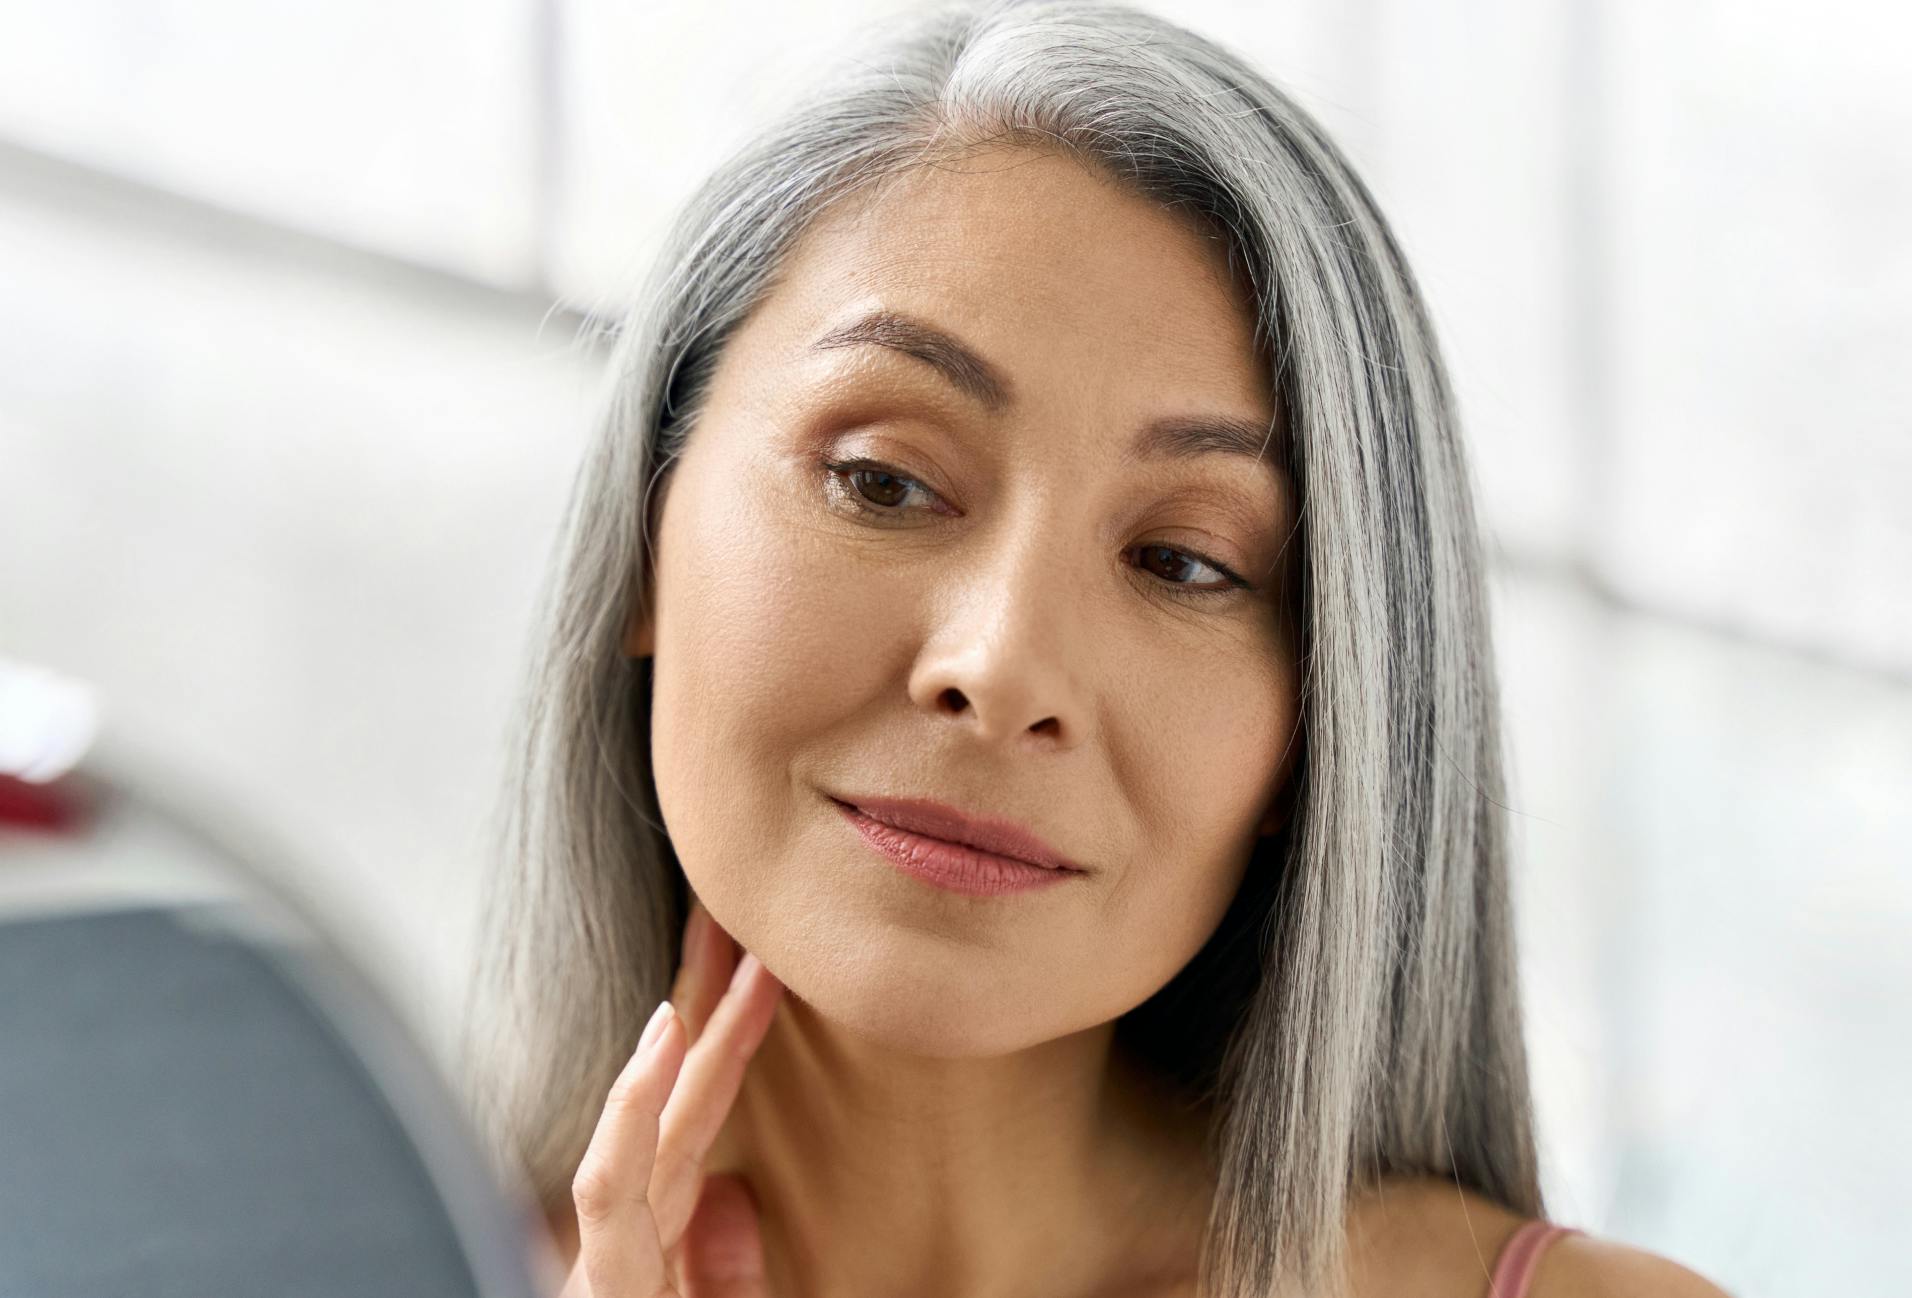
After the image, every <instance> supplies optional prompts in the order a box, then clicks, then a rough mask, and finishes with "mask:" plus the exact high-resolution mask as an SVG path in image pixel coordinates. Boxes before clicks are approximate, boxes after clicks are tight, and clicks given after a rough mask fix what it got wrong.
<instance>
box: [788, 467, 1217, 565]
mask: <svg viewBox="0 0 1912 1298" xmlns="http://www.w3.org/2000/svg"><path fill="white" fill-rule="evenodd" d="M823 467H824V469H825V471H827V472H828V473H829V474H830V476H831V478H832V479H834V480H835V482H836V483H837V485H838V488H839V490H841V491H842V492H843V494H845V495H846V496H848V497H849V501H850V504H851V505H852V506H854V507H855V508H856V509H857V510H859V511H861V512H862V513H863V514H865V515H868V516H873V517H877V518H893V517H895V516H896V514H897V513H898V512H900V510H901V507H900V506H897V507H893V508H885V507H883V506H881V505H878V504H876V503H874V502H873V501H871V500H869V499H867V498H865V496H864V495H863V493H862V492H860V491H858V490H857V489H856V488H855V487H854V486H852V485H851V483H850V479H851V477H852V476H853V475H855V474H858V473H879V474H882V475H883V476H884V477H887V478H895V479H896V480H897V481H898V482H905V483H908V484H909V485H910V486H912V487H915V488H918V489H920V490H922V491H924V492H928V493H929V494H931V495H934V494H935V493H934V492H931V491H930V489H929V488H928V487H926V486H924V485H923V484H922V483H921V482H919V481H917V480H916V479H915V478H912V477H910V476H909V475H908V474H906V473H898V472H897V471H896V470H895V469H892V468H891V467H889V466H888V465H887V464H882V463H879V462H878V461H876V460H825V461H823ZM1135 548H1137V549H1140V550H1166V551H1168V552H1169V553H1170V554H1173V555H1177V556H1179V557H1181V558H1184V559H1193V560H1194V561H1195V562H1196V563H1199V564H1203V565H1205V566H1206V567H1209V568H1213V569H1214V570H1215V571H1216V572H1218V573H1220V574H1221V575H1222V577H1223V578H1224V579H1225V580H1226V582H1227V584H1226V585H1223V586H1190V585H1187V584H1185V583H1183V582H1178V581H1167V580H1162V584H1163V585H1164V586H1167V587H1169V588H1170V589H1172V590H1174V591H1176V592H1178V593H1179V594H1181V595H1185V596H1189V597H1192V598H1195V599H1211V598H1214V597H1216V596H1227V595H1232V594H1234V593H1235V592H1236V591H1238V590H1253V589H1254V587H1253V586H1252V585H1250V584H1249V583H1248V582H1247V581H1245V580H1243V579H1242V577H1241V576H1240V574H1238V573H1236V572H1235V571H1234V570H1233V569H1231V568H1229V567H1228V566H1227V565H1226V564H1223V563H1218V562H1216V561H1215V560H1213V559H1210V558H1208V557H1207V556H1205V555H1201V554H1197V553H1195V552H1194V551H1192V550H1182V549H1178V548H1176V547H1174V546H1169V545H1144V546H1137V547H1135Z"/></svg>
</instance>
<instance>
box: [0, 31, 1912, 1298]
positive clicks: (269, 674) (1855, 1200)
mask: <svg viewBox="0 0 1912 1298" xmlns="http://www.w3.org/2000/svg"><path fill="white" fill-rule="evenodd" d="M899 7H900V6H899V5H898V4H896V3H894V0H891V2H890V3H876V2H874V0H862V2H861V3H845V2H844V0H833V2H832V3H828V4H825V3H823V2H822V0H782V2H781V3H776V4H771V3H766V2H759V3H744V2H742V0H700V2H699V3H696V4H688V3H670V4H661V3H644V4H638V3H628V2H627V3H619V2H618V0H463V2H462V3H456V4H454V3H451V2H450V0H405V2H403V3H396V2H394V0H379V2H377V3H374V0H333V3H330V4H327V5H324V6H286V5H270V6H263V5H254V4H242V3H236V2H235V0H139V2H137V3H135V2H134V0H119V2H117V3H116V2H114V0H0V30H3V31H5V33H6V36H5V38H4V40H0V541H3V542H4V544H3V545H0V656H6V657H11V658H16V659H24V660H29V661H33V662H38V663H42V664H45V665H47V666H51V667H55V668H57V669H59V670H61V671H64V672H67V673H70V674H72V675H75V676H78V677H80V678H83V679H85V680H87V681H89V682H91V683H93V684H94V685H96V686H97V687H98V688H99V690H100V691H101V697H102V698H103V699H104V701H105V704H106V709H107V712H106V717H107V729H108V733H109V735H110V736H111V738H112V739H113V741H114V742H115V743H116V744H117V745H118V746H119V747H120V748H121V749H122V750H124V751H129V752H134V753H137V754H142V755H144V758H145V760H148V761H151V762H152V763H154V764H155V769H158V768H159V767H162V766H163V767H164V768H165V769H166V770H167V771H169V772H173V773H186V774H188V775H190V777H191V778H192V779H193V780H195V781H198V782H200V783H201V784H202V785H203V786H204V787H208V788H212V789H216V790H218V791H219V792H220V794H221V796H222V797H224V798H227V799H230V801H231V802H232V804H233V805H234V806H236V807H243V808H244V810H245V814H246V815H247V816H248V817H250V818H252V819H254V820H257V821H259V822H261V823H263V824H265V825H267V826H269V827H270V828H271V829H272V830H273V831H274V832H275V833H277V834H279V835H281V836H283V838H284V839H285V840H286V841H288V842H291V843H293V844H294V845H295V846H296V847H297V849H298V852H299V855H300V856H302V857H303V858H304V859H305V860H306V861H308V862H310V863H311V865H312V867H313V869H312V873H311V876H310V877H309V878H304V879H302V880H300V881H299V882H300V884H301V886H302V887H303V889H304V890H305V891H306V892H307V893H308V894H309V895H311V896H312V897H313V898H314V899H315V900H316V901H317V902H318V903H319V904H320V905H321V906H322V907H323V908H324V909H325V910H326V911H327V912H328V913H329V914H330V915H331V916H332V917H333V918H335V919H336V920H337V922H338V924H339V925H340V926H341V927H342V928H343V929H345V930H346V931H348V932H350V933H352V934H353V935H355V939H354V940H355V941H356V942H357V943H358V944H359V946H360V948H361V951H362V953H363V954H365V956H366V957H367V958H368V960H370V961H371V962H372V963H373V964H374V965H375V966H376V968H377V969H378V970H379V971H380V972H381V973H382V974H383V976H384V977H385V978H386V980H387V982H388V984H389V985H390V986H391V987H392V988H393V989H394V991H395V993H396V994H397V995H398V996H400V997H401V999H402V1001H403V1006H402V1008H403V1009H404V1011H405V1012H406V1013H407V1014H408V1015H409V1016H410V1017H411V1019H412V1021H413V1023H414V1024H415V1026H416V1027H417V1028H418V1030H419V1032H420V1034H421V1035H422V1036H424V1037H426V1038H427V1039H428V1040H429V1041H430V1042H431V1043H432V1044H433V1046H434V1047H435V1048H438V1049H440V1050H447V1049H448V1048H449V1044H450V1042H451V1040H452V1032H453V1026H454V1025H453V1021H452V1014H453V1007H455V1005H456V1004H457V994H458V990H459V987H458V982H459V976H460V972H461V970H462V967H463V962H464V961H465V960H466V958H467V957H468V954H469V942H470V938H471V931H472V929H471V923H472V920H473V918H474V911H473V903H474V901H475V899H476V892H475V885H476V882H477V872H478V870H479V869H480V866H481V863H482V861H483V859H484V851H485V835H486V832H487V823H486V817H487V815H488V814H489V810H490V801H491V797H492V794H493V791H494V788H495V784H496V780H497V776H498V770H499V767H500V763H501V758H502V741H503V737H504V731H505V724H506V718H507V714H508V710H509V707H510V705H511V702H512V699H513V697H514V694H515V690H516V687H517V683H518V672H519V670H520V666H521V663H522V655H523V652H524V649H525V644H526V635H527V631H528V619H529V614H530V611H531V607H532V603H533V599H534V596H535V593H536V590H537V586H538V583H539V581H540V580H541V578H542V574H543V572H544V569H545V565H546V562H547V559H548V557H549V550H550V545H551V541H552V533H553V528H554V525H555V522H556V518H557V514H558V510H559V508H560V505H561V502H562V496H563V492H564V489H565V487H566V485H567V484H568V481H569V476H570V473H571V470H572V467H573V465H574V462H575V459H576V457H577V454H578V451H579V448H580V445H581V441H582V439H583V437H584V435H585V432H586V416H587V414H588V411H589V409H590V406H591V402H592V400H593V398H594V397H595V395H596V393H597V391H598V388H599V383H600V378H601V368H602V362H603V356H602V355H601V354H600V353H599V352H597V351H594V350H592V349H591V346H590V345H588V344H580V343H579V342H577V341H576V339H577V333H578V327H579V324H580V321H581V319H582V318H583V317H584V315H585V314H586V313H589V312H593V311H614V310H615V308H616V306H617V305H618V304H619V303H620V302H621V301H623V300H625V298H626V296H627V295H628V293H629V291H630V289H631V286H632V285H633V284H634V283H635V279H636V276H637V274H638V273H639V272H640V271H641V269H642V267H643V266H644V264H645V262H646V259H647V257H648V256H649V255H650V253H651V251H652V250H653V249H654V247H655V246H656V243H657V240H658V238H659V236H660V232H661V229H662V226H663V223H664V222H665V220H666V219H667V218H668V216H669V215H670V214H671V212H672V210H673V208H674V206H675V204H676V203H678V202H679V201H680V200H681V199H682V198H683V197H684V196H685V195H686V194H687V193H688V191H689V190H690V188H691V187H692V186H693V185H694V184H695V183H696V182H697V180H698V179H699V178H700V177H701V176H702V175H703V173H704V172H705V171H706V170H707V169H708V167H709V166H710V165H711V164H712V162H713V161H714V160H715V159H716V157H717V156H718V154H719V152H720V150H722V149H724V148H725V147H727V146H728V145H730V144H732V143H734V142H735V141H737V140H738V139H740V138H741V137H742V136H743V135H744V134H745V133H746V132H748V131H749V130H750V129H751V127H752V126H753V125H755V124H756V122H757V121H758V120H759V119H760V117H761V115H762V114H763V113H765V112H766V111H767V110H768V109H769V108H770V107H772V106H773V105H774V104H775V103H776V102H777V101H778V100H779V98H780V96H781V95H782V94H783V93H785V92H786V91H787V90H788V88H789V87H791V86H793V85H795V84H797V83H799V82H801V80H802V79H803V76H804V74H805V72H806V70H807V69H809V68H810V67H811V66H812V65H813V64H814V62H815V61H816V59H817V58H818V57H820V56H821V55H823V54H825V53H827V52H828V51H829V50H830V49H831V48H833V47H834V46H835V45H836V43H837V42H838V41H839V40H840V38H841V37H842V35H843V34H844V33H845V32H846V31H848V30H849V29H850V28H852V27H853V26H855V25H857V24H858V23H859V22H861V21H862V20H863V19H864V18H865V17H867V16H870V15H874V14H877V13H882V12H889V11H892V10H895V9H897V8H899ZM1155 7H1157V8H1158V9H1160V10H1161V11H1163V12H1167V13H1171V14H1172V16H1174V17H1175V18H1177V19H1178V20H1180V21H1181V22H1183V23H1184V24H1186V25H1188V26H1191V27H1194V28H1195V29H1197V30H1200V31H1203V32H1205V33H1207V34H1210V35H1213V36H1215V37H1218V38H1220V39H1222V40H1223V41H1225V42H1227V43H1229V44H1231V45H1233V46H1235V47H1236V48H1238V49H1239V50H1241V51H1242V52H1243V53H1244V54H1246V55H1247V56H1249V57H1250V58H1252V59H1253V60H1255V61H1256V62H1258V63H1259V64H1260V65H1261V66H1262V67H1263V68H1265V69H1266V70H1267V71H1268V72H1270V73H1271V74H1272V75H1273V76H1274V77H1275V78H1276V79H1277V80H1278V81H1279V82H1280V83H1281V84H1283V85H1284V86H1285V87H1287V88H1288V89H1289V90H1290V91H1291V92H1292V93H1293V94H1294V95H1295V96H1296V97H1297V98H1298V99H1299V100H1300V101H1301V102H1302V103H1303V104H1304V105H1305V106H1306V107H1308V108H1309V109H1311V110H1312V111H1313V112H1314V113H1315V114H1317V115H1318V116H1319V117H1320V118H1321V120H1322V121H1323V122H1324V124H1325V125H1326V126H1327V128H1328V129H1329V131H1330V132H1331V133H1332V134H1333V135H1334V136H1335V137H1336V138H1337V139H1338V140H1339V141H1340V142H1341V143H1342V144H1343V146H1344V147H1345V148H1346V149H1347V150H1348V151H1349V153H1350V154H1351V155H1352V157H1353V158H1354V160H1355V163H1356V165H1357V167H1359V168H1360V169H1361V171H1362V172H1363V174H1364V176H1365V177H1366V178H1367V179H1368V181H1369V182H1370V184H1371V185H1372V186H1373V188H1374V189H1375V191H1376V193H1377V195H1378V196H1379V198H1380V201H1381V203H1382V205H1383V207H1384V208H1385V209H1386V211H1387V212H1388V213H1389V214H1390V216H1391V217H1392V219H1393V221H1394V223H1395V225H1396V228H1397V231H1398V232H1399V234H1400V236H1401V238H1402V239H1403V241H1404V243H1405V245H1406V247H1407V250H1408V253H1409V256H1410V257H1411V258H1412V259H1413V260H1414V262H1415V265H1416V268H1417V271H1418V274H1419V275H1420V278H1421V280H1422V283H1423V286H1424V288H1425V290H1426V292H1427V294H1428V296H1429V297H1430V298H1431V300H1432V303H1433V307H1434V311H1435V315H1436V318H1437V321H1438V323H1439V325H1440V327H1441V329H1442V331H1443V337H1444V341H1445V345H1446V347H1447V350H1448V355H1449V359H1450V362H1451V364H1452V366H1453V369H1454V373H1455V380H1456V383H1457V385H1458V388H1459V391H1460V394H1461V399H1462V402H1463V406H1464V411H1465V413H1466V416H1467V420H1468V428H1469V432H1470V437H1471V440H1472V447H1473V453H1474V464H1475V471H1476V474H1477V476H1478V479H1479V483H1480V487H1481V491H1482V493H1483V497H1484V505H1485V513H1486V519H1487V523H1488V527H1489V530H1490V533H1491V537H1492V541H1493V545H1494V551H1495V556H1494V557H1495V597H1496V611H1497V617H1498V623H1499V625H1498V634H1499V636H1500V651H1501V658H1502V666H1503V674H1504V678H1505V685H1506V690H1507V697H1508V705H1509V710H1510V717H1511V724H1512V733H1511V735H1510V740H1509V742H1510V745H1511V748H1512V751H1513V759H1514V763H1515V777H1514V778H1515V784H1514V789H1513V797H1512V805H1513V810H1514V812H1515V816H1514V823H1515V825H1516V832H1517V834H1518V842H1519V845H1520V848H1521V856H1520V862H1519V874H1518V877H1517V880H1516V887H1517V904H1518V906H1519V914H1520V922H1521V926H1522V940H1523V943H1524V949H1523V952H1522V957H1523V960H1524V963H1525V975H1526V979H1527V981H1526V1006H1527V1014H1528V1018H1529V1024H1530V1031H1531V1040H1532V1044H1533V1049H1534V1051H1535V1063H1536V1069H1537V1075H1536V1081H1537V1085H1538V1088H1539V1103H1540V1107H1541V1124H1542V1139H1543V1167H1544V1175H1545V1183H1546V1188H1547V1190H1548V1193H1549V1197H1550V1201H1551V1202H1550V1207H1551V1209H1552V1214H1553V1215H1554V1216H1555V1217H1556V1218H1557V1219H1559V1220H1563V1221H1566V1222H1569V1223H1571V1224H1579V1225H1582V1226H1586V1227H1588V1228H1590V1229H1594V1230H1596V1231H1599V1232H1602V1233H1606V1234H1610V1235H1614V1236H1617V1237H1619V1238H1622V1239H1627V1240H1630V1241H1633V1242H1636V1243H1639V1244H1641V1245H1643V1246H1646V1247H1650V1248H1653V1249H1655V1250H1656V1251H1660V1252H1664V1253H1666V1254H1668V1255H1669V1256H1672V1257H1675V1258H1677V1259H1679V1260H1681V1261H1684V1262H1686V1263H1687V1264H1688V1265H1690V1266H1692V1267H1694V1268H1695V1269H1698V1270H1701V1271H1702V1272H1704V1273H1705V1274H1708V1275H1710V1276H1712V1277H1713V1278H1715V1279H1716V1280H1718V1281H1719V1282H1720V1283H1722V1284H1724V1285H1725V1286H1726V1287H1728V1288H1729V1289H1732V1290H1733V1291H1734V1292H1735V1293H1737V1294H1744V1295H1800V1296H1802V1298H1804V1296H1806V1295H1813V1296H1815V1298H1816V1296H1818V1295H1824V1294H1830V1293H1847V1292H1850V1293H1854V1294H1859V1293H1876V1294H1883V1293H1886V1292H1888V1290H1889V1289H1890V1288H1891V1287H1892V1286H1891V1283H1890V1282H1889V1280H1888V1277H1892V1276H1895V1275H1897V1274H1898V1273H1899V1271H1900V1269H1901V1265H1900V1263H1899V1261H1898V1258H1897V1256H1896V1255H1897V1253H1898V1251H1899V1244H1898V1238H1899V1234H1898V1233H1899V1230H1900V1229H1901V1228H1902V1218H1903V1213H1904V1209H1905V1206H1906V1204H1907V1203H1912V1193H1908V1186H1907V1173H1906V1170H1905V1169H1906V1167H1907V1166H1908V1162H1909V1161H1912V1111H1909V1110H1908V1108H1907V1106H1906V1104H1905V1102H1904V1100H1903V1096H1904V1094H1905V1091H1906V1085H1907V1079H1908V1077H1912V1008H1909V1006H1908V1001H1909V1000H1912V997H1908V991H1912V942H1908V940H1907V939H1908V936H1909V935H1912V591H1909V589H1908V588H1909V587H1912V578H1908V573H1909V572H1912V509H1908V507H1907V504H1906V498H1907V495H1908V492H1912V436H1909V435H1908V432H1909V430H1908V416H1907V414H1906V412H1907V410H1908V409H1912V366H1907V365H1906V363H1905V360H1904V358H1905V356H1906V355H1907V354H1908V353H1909V352H1912V251H1908V241H1907V239H1906V234H1905V232H1906V231H1907V230H1908V229H1912V152H1909V151H1908V150H1907V149H1906V148H1905V144H1904V142H1905V140H1906V138H1907V137H1908V134H1912V91H1908V89H1907V83H1906V81H1905V78H1904V74H1903V68H1902V65H1903V52H1904V51H1905V50H1906V49H1907V48H1912V40H1908V38H1909V37H1912V20H1909V19H1908V18H1907V17H1906V16H1905V13H1906V11H1904V10H1903V9H1900V8H1896V7H1887V6H1884V5H1882V4H1864V3H1859V2H1858V0H1827V2H1826V3H1820V4H1815V5H1812V6H1807V5H1805V4H1803V3H1790V4H1787V3H1778V2H1776V0H1750V2H1749V0H1740V2H1739V3H1732V4H1728V3H1725V2H1724V0H1683V2H1682V3H1677V4H1663V3H1650V2H1649V0H1614V2H1612V3H1595V2H1593V0H1443V2H1442V3H1436V4H1415V3H1409V2H1408V0H1366V2H1365V3H1361V4H1354V5H1350V4H1340V3H1331V2H1330V0H1294V2H1292V3H1286V4H1271V3H1268V0H1240V2H1234V3H1229V2H1224V0H1206V2H1197V0H1185V2H1181V3H1176V4H1175V5H1173V6H1172V8H1171V7H1168V6H1165V5H1157V6H1155ZM4 871H5V863H4V861H0V875H4Z"/></svg>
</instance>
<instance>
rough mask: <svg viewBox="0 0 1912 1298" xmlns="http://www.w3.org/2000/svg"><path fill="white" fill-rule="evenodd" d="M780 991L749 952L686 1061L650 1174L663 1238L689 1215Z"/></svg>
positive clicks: (666, 1108)
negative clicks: (711, 1150)
mask: <svg viewBox="0 0 1912 1298" xmlns="http://www.w3.org/2000/svg"><path fill="white" fill-rule="evenodd" d="M782 997H783V984H782V983H780V982H778V981H777V978H776V976H775V975H774V974H772V973H771V972H770V971H769V970H768V969H766V968H764V967H763V963H762V962H761V961H759V960H758V959H757V957H756V956H755V955H753V954H750V953H748V952H746V953H745V954H744V956H743V958H742V959H740V960H739V961H738V962H737V972H736V973H735V975H733V977H732V978H731V981H730V986H729V988H728V989H727V990H726V991H725V994H724V998H723V1000H722V1001H721V1002H719V1003H718V1006H717V1009H716V1012H715V1013H714V1014H712V1015H711V1019H710V1023H709V1025H708V1026H706V1028H705V1029H704V1035H703V1036H702V1037H701V1038H700V1039H699V1040H698V1042H697V1045H696V1046H695V1048H693V1049H692V1050H691V1051H690V1053H689V1055H688V1056H687V1057H686V1058H685V1060H684V1068H683V1076H682V1079H681V1080H680V1081H679V1082H678V1085H677V1088H676V1090H675V1091H674V1092H673V1093H672V1095H671V1097H670V1101H669V1103H667V1104H666V1105H665V1106H664V1113H663V1119H662V1128H661V1132H662V1134H661V1137H660V1139H659V1143H658V1150H657V1163H656V1167H655V1169H654V1170H653V1171H652V1173H651V1207H652V1209H653V1211H655V1212H656V1214H657V1224H658V1229H659V1231H660V1232H661V1233H662V1235H663V1237H664V1238H665V1239H675V1238H676V1237H677V1232H679V1231H681V1230H683V1228H684V1226H685V1225H686V1223H688V1222H689V1220H690V1215H691V1211H692V1210H693V1209H694V1208H695V1207H696V1205H697V1194H698V1191H699V1189H700V1187H701V1183H702V1180H703V1168H704V1159H705V1158H706V1156H708V1155H709V1153H710V1147H711V1145H712V1144H714V1143H715V1142H716V1140H717V1136H718V1133H719V1132H721V1131H722V1130H723V1126H724V1119H725V1118H727V1117H728V1116H729V1115H730V1108H731V1105H732V1104H733V1103H735V1102H736V1099H737V1090H738V1088H739V1087H740V1086H741V1085H742V1084H743V1079H744V1070H745V1068H747V1067H748V1066H749V1064H750V1059H751V1057H752V1056H753V1055H754V1054H755V1053H756V1051H757V1047H758V1046H760V1045H761V1044H763V1038H764V1034H765V1033H766V1032H768V1031H769V1029H770V1021H771V1020H772V1019H773V1018H774V1017H775V1016H776V1013H777V1006H778V1005H779V1004H780V1003H781V1000H782Z"/></svg>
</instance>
